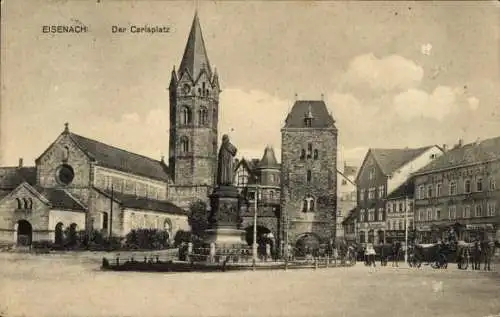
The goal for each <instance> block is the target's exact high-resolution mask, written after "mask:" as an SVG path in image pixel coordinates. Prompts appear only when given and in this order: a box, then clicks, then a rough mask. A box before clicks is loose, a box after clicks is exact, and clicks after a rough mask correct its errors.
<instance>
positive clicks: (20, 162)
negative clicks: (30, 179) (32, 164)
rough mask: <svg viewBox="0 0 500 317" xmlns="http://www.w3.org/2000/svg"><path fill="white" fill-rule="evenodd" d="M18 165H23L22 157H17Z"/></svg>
mask: <svg viewBox="0 0 500 317" xmlns="http://www.w3.org/2000/svg"><path fill="white" fill-rule="evenodd" d="M19 167H23V158H22V157H20V158H19Z"/></svg>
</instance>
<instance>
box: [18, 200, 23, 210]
mask: <svg viewBox="0 0 500 317" xmlns="http://www.w3.org/2000/svg"><path fill="white" fill-rule="evenodd" d="M16 201H17V209H22V208H23V204H22V203H21V199H20V198H16Z"/></svg>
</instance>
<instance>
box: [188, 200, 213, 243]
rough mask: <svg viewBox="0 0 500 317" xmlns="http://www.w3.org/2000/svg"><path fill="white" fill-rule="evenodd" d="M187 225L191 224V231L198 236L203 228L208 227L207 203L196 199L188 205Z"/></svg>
mask: <svg viewBox="0 0 500 317" xmlns="http://www.w3.org/2000/svg"><path fill="white" fill-rule="evenodd" d="M188 221H189V225H190V226H191V232H192V233H193V234H194V235H196V236H198V237H200V236H201V235H202V234H203V232H204V231H205V229H207V228H208V213H207V204H206V203H205V202H204V201H202V200H198V201H195V202H193V203H191V205H190V206H189V217H188Z"/></svg>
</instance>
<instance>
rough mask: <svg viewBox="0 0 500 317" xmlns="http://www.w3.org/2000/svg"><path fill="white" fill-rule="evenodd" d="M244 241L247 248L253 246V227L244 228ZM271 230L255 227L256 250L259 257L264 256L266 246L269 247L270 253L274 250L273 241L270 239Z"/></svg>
mask: <svg viewBox="0 0 500 317" xmlns="http://www.w3.org/2000/svg"><path fill="white" fill-rule="evenodd" d="M245 231H246V234H245V239H246V241H247V243H248V245H249V246H252V244H253V226H250V227H247V228H246V230H245ZM270 234H271V230H269V229H267V228H266V227H263V226H257V249H258V253H259V255H264V254H266V244H269V245H270V246H271V252H272V250H274V245H273V244H274V241H273V239H271V237H270Z"/></svg>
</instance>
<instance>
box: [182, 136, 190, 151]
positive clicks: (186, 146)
mask: <svg viewBox="0 0 500 317" xmlns="http://www.w3.org/2000/svg"><path fill="white" fill-rule="evenodd" d="M181 151H182V152H184V153H186V152H189V139H188V138H187V137H186V136H183V137H182V138H181Z"/></svg>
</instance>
